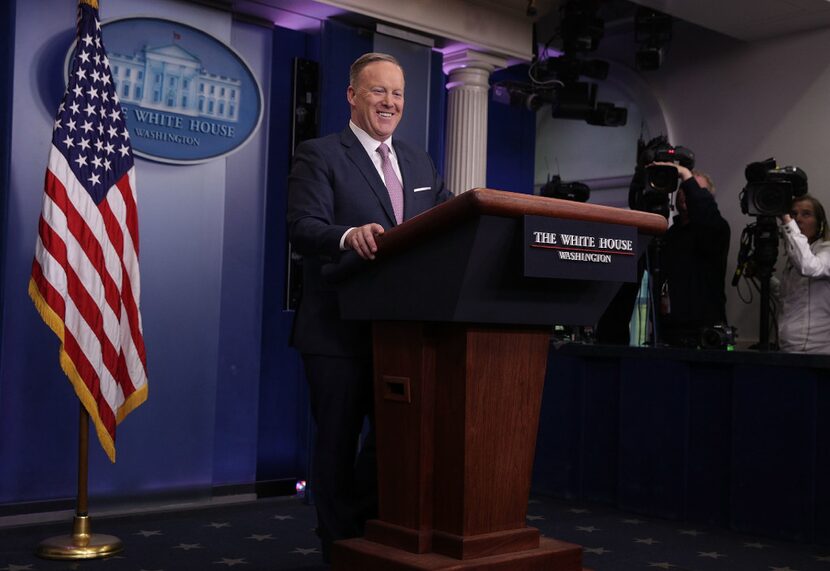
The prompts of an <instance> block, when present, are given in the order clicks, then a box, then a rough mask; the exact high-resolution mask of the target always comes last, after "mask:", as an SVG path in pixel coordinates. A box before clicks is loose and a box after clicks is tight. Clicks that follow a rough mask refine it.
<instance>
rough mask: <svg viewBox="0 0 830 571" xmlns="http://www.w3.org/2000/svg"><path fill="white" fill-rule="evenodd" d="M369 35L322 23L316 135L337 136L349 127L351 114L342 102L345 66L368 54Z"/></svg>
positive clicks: (345, 101)
mask: <svg viewBox="0 0 830 571" xmlns="http://www.w3.org/2000/svg"><path fill="white" fill-rule="evenodd" d="M372 45H373V38H372V34H371V33H370V32H367V31H365V30H358V29H357V28H352V27H350V26H346V25H345V24H340V23H338V22H334V21H332V20H328V21H326V22H323V34H322V37H321V41H320V62H321V63H322V64H323V65H321V66H320V96H321V101H320V111H321V113H320V136H323V135H328V134H329V133H339V132H340V131H342V130H343V129H345V128H346V126H347V125H348V124H349V117H350V116H351V111H350V108H349V103H348V101H347V100H346V88H347V87H348V86H349V67H350V66H351V65H352V62H353V61H354V60H356V59H357V58H358V57H360V56H361V55H362V54H364V53H366V52H370V51H372Z"/></svg>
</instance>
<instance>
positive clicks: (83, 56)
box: [78, 50, 89, 63]
mask: <svg viewBox="0 0 830 571" xmlns="http://www.w3.org/2000/svg"><path fill="white" fill-rule="evenodd" d="M78 58H80V60H81V61H82V62H84V63H89V54H88V53H87V52H86V50H84V51H82V52H81V53H79V54H78Z"/></svg>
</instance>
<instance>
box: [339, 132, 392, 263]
mask: <svg viewBox="0 0 830 571" xmlns="http://www.w3.org/2000/svg"><path fill="white" fill-rule="evenodd" d="M349 128H350V129H351V130H352V133H354V136H355V137H357V140H358V141H360V144H361V146H362V147H363V150H365V151H366V154H367V155H369V159H370V160H371V161H372V164H373V165H375V170H376V171H378V176H379V177H380V180H381V181H384V177H383V168H382V167H381V161H382V160H383V159H382V158H381V156H380V153H379V152H378V147H379V146H380V145H381V143H386V146H387V147H389V160H390V162H391V163H392V170H394V171H395V175H397V177H398V180H399V181H401V183H403V176H401V167H399V166H398V156H397V155H396V154H395V149H394V147H392V137H389V138H388V139H386V140H385V141H378V140H377V139H373V138H372V136H371V135H370V134H369V133H367V132H366V131H364V130H363V129H361V128H360V127H358V126H357V125H355V124H354V122H353V121H349ZM384 184H385V181H384ZM352 229H353V227H352V228H349V229H348V230H346V231H345V232H343V235H342V236H341V237H340V249H341V250H346V249H347V248H346V234H348V233H349V232H350V231H351V230H352Z"/></svg>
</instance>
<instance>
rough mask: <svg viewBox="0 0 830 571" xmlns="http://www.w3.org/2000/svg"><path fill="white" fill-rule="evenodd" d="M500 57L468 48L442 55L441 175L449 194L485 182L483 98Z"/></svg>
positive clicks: (479, 185)
mask: <svg viewBox="0 0 830 571" xmlns="http://www.w3.org/2000/svg"><path fill="white" fill-rule="evenodd" d="M506 65H507V60H506V59H504V58H501V57H497V56H492V55H489V54H484V53H481V52H476V51H473V50H469V49H464V50H460V51H457V52H453V53H450V54H445V55H444V73H446V74H447V76H448V81H447V90H448V92H449V93H448V94H447V98H448V99H447V133H446V135H447V136H446V157H445V159H446V160H445V161H444V177H445V179H446V183H447V186H448V187H449V189H450V190H451V191H452V192H453V194H461V193H462V192H466V191H467V190H470V189H471V188H477V187H484V186H487V101H488V99H489V94H488V91H489V90H490V74H491V73H492V72H493V71H494V70H496V69H498V68H501V67H504V66H506Z"/></svg>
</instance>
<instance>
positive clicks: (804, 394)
mask: <svg viewBox="0 0 830 571" xmlns="http://www.w3.org/2000/svg"><path fill="white" fill-rule="evenodd" d="M804 373H806V374H804ZM784 379H786V382H782V380H784ZM733 390H734V394H733V399H734V413H733V414H734V418H733V423H732V441H733V450H734V455H733V460H732V461H733V468H732V504H731V507H732V526H733V527H734V528H735V529H737V530H739V531H751V532H761V533H767V534H770V535H777V536H781V535H783V536H786V537H791V538H793V539H797V540H800V541H808V540H811V539H812V538H813V506H814V502H815V490H814V488H813V481H814V480H813V478H814V473H815V472H814V471H815V462H816V452H815V451H816V414H815V403H816V396H817V394H816V375H815V373H814V372H809V371H802V374H801V375H799V376H797V377H796V376H795V375H792V371H791V370H789V369H787V368H784V367H760V366H752V365H744V366H742V367H738V368H737V370H736V376H735V381H734V385H733ZM761 499H762V500H763V501H759V500H761Z"/></svg>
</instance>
